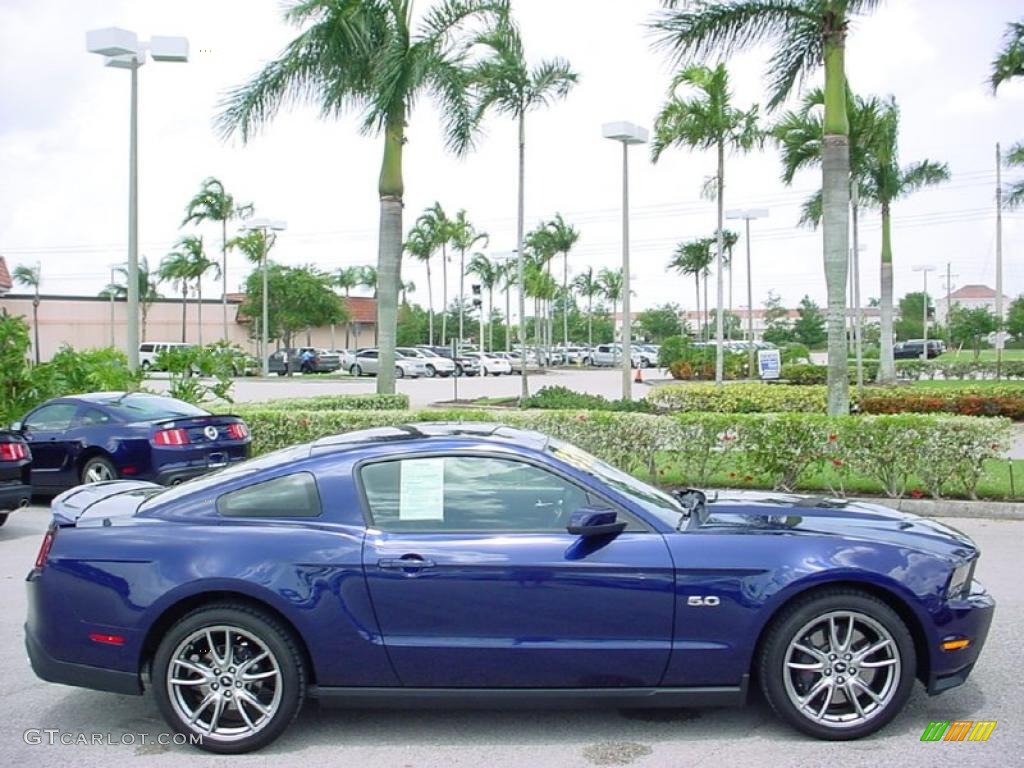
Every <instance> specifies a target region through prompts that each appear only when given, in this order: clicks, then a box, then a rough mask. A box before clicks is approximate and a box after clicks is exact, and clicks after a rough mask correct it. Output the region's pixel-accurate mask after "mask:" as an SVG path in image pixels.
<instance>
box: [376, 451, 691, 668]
mask: <svg viewBox="0 0 1024 768" xmlns="http://www.w3.org/2000/svg"><path fill="white" fill-rule="evenodd" d="M360 473H361V480H362V485H363V488H364V490H365V493H366V498H367V500H368V503H369V507H370V511H371V514H372V518H373V522H372V525H371V528H370V530H369V531H368V534H367V538H366V542H365V545H364V550H363V565H364V571H365V573H366V576H367V582H368V584H369V590H370V596H371V599H372V601H373V606H374V609H375V611H376V615H377V619H378V621H379V623H380V629H381V633H382V635H383V639H384V644H385V647H386V648H387V650H388V654H389V656H390V658H391V661H392V663H393V664H394V666H395V671H396V673H397V674H398V676H399V678H400V679H401V680H402V683H403V684H404V685H407V686H421V687H502V688H533V687H548V688H575V687H622V686H653V685H657V683H658V682H659V681H660V679H661V676H662V674H663V672H664V670H665V666H666V663H667V661H668V657H669V650H670V645H671V637H672V611H673V588H672V584H673V581H672V580H673V577H672V561H671V558H670V555H669V553H668V549H667V547H666V544H665V542H664V540H663V538H662V537H661V535H660V534H658V533H656V532H653V531H649V530H648V529H647V528H646V526H645V525H643V524H642V523H641V522H640V521H638V520H635V519H633V518H628V517H627V518H626V519H628V520H629V521H630V525H629V527H628V528H627V530H626V531H624V532H623V533H621V534H619V535H618V536H617V537H603V538H601V539H583V538H581V537H579V536H575V535H570V534H569V533H568V532H567V531H566V524H567V522H568V520H569V517H570V516H571V514H572V512H573V511H575V510H576V509H579V508H581V507H584V506H594V505H598V504H600V500H598V499H596V498H595V497H594V496H593V495H592V494H590V493H589V492H588V491H587V490H586V489H583V488H582V487H580V486H579V485H577V484H575V483H574V482H572V481H570V480H568V479H566V478H563V477H562V476H561V475H559V474H556V473H555V472H553V471H551V470H550V469H549V468H545V467H542V466H538V465H535V464H532V463H526V462H523V461H519V460H513V459H508V458H497V457H484V456H431V457H417V458H409V459H403V460H397V461H396V460H390V461H384V462H380V463H375V464H370V465H367V466H364V467H363V468H362V469H361V470H360ZM620 514H623V513H622V512H620Z"/></svg>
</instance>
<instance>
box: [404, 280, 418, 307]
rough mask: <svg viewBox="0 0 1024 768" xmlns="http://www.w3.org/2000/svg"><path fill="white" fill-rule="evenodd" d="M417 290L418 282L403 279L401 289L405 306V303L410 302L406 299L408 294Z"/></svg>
mask: <svg viewBox="0 0 1024 768" xmlns="http://www.w3.org/2000/svg"><path fill="white" fill-rule="evenodd" d="M415 292H416V283H414V282H413V281H412V280H403V281H402V289H401V297H402V298H401V303H402V305H403V306H404V305H405V304H408V302H407V301H406V294H409V293H415Z"/></svg>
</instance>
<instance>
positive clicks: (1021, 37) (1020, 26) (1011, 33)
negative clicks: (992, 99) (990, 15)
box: [989, 21, 1024, 93]
mask: <svg viewBox="0 0 1024 768" xmlns="http://www.w3.org/2000/svg"><path fill="white" fill-rule="evenodd" d="M1015 77H1024V21H1011V22H1010V23H1009V24H1007V26H1006V37H1005V45H1004V46H1003V50H1001V51H1000V52H999V55H998V56H996V60H995V61H993V62H992V77H991V79H990V80H989V82H990V83H991V84H992V92H993V93H995V92H996V91H997V90H999V86H1000V85H1002V84H1003V83H1005V82H1006V81H1007V80H1012V79H1013V78H1015Z"/></svg>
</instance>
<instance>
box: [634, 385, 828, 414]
mask: <svg viewBox="0 0 1024 768" xmlns="http://www.w3.org/2000/svg"><path fill="white" fill-rule="evenodd" d="M647 400H648V401H649V402H650V403H651V404H652V405H653V406H654V407H655V408H656V409H657V410H659V411H683V412H686V411H691V412H695V413H824V412H825V388H824V387H820V386H796V385H793V386H786V385H783V384H761V383H753V382H751V383H745V382H741V383H738V384H730V385H729V386H727V387H718V386H715V385H714V384H685V385H676V384H667V385H665V386H661V387H658V388H656V389H655V390H654V391H653V392H651V393H650V394H649V395H648V396H647Z"/></svg>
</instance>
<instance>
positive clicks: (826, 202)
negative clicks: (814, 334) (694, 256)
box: [822, 28, 884, 416]
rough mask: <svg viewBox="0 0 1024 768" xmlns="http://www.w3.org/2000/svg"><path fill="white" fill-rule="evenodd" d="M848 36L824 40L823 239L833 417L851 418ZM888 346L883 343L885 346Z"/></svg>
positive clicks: (833, 34) (839, 31) (830, 410)
mask: <svg viewBox="0 0 1024 768" xmlns="http://www.w3.org/2000/svg"><path fill="white" fill-rule="evenodd" d="M844 37H845V31H844V30H843V29H842V28H839V29H835V30H833V31H832V32H831V33H830V34H829V35H828V36H827V37H826V39H825V116H824V144H823V146H822V237H823V243H824V259H825V285H826V288H827V291H828V318H827V319H828V414H829V415H830V416H838V415H842V414H845V413H849V410H850V398H849V380H848V373H847V360H846V279H847V260H848V259H849V253H850V248H849V224H850V222H849V216H850V183H849V182H850V137H849V133H850V125H849V122H848V120H847V115H846V76H845V68H844V66H845V65H844V59H845V40H844ZM883 346H884V342H883Z"/></svg>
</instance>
